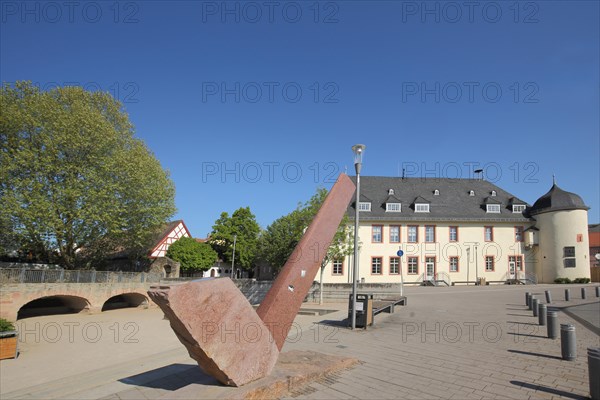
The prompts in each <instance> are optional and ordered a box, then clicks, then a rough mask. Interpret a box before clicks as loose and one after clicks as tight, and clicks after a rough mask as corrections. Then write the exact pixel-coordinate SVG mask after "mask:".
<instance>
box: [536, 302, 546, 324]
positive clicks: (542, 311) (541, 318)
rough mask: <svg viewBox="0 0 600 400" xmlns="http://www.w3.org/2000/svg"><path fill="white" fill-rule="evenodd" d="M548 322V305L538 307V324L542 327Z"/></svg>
mask: <svg viewBox="0 0 600 400" xmlns="http://www.w3.org/2000/svg"><path fill="white" fill-rule="evenodd" d="M546 321H547V317H546V305H545V304H540V305H539V306H538V323H539V325H540V326H545V325H546Z"/></svg>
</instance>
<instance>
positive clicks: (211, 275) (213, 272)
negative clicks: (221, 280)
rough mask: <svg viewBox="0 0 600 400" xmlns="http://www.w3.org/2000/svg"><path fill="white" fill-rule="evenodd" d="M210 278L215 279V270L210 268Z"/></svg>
mask: <svg viewBox="0 0 600 400" xmlns="http://www.w3.org/2000/svg"><path fill="white" fill-rule="evenodd" d="M210 277H211V278H214V277H215V270H214V269H212V268H211V270H210Z"/></svg>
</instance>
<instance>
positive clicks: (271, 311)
mask: <svg viewBox="0 0 600 400" xmlns="http://www.w3.org/2000/svg"><path fill="white" fill-rule="evenodd" d="M354 192H355V186H354V183H353V182H352V181H351V180H350V178H348V176H347V175H346V174H341V175H340V176H339V178H338V180H337V182H336V183H335V184H334V185H333V187H332V188H331V191H330V192H329V194H328V195H327V198H326V199H325V201H324V202H323V205H322V206H321V208H320V209H319V212H318V213H317V215H316V216H315V218H314V219H313V221H312V223H311V224H310V226H309V227H308V229H307V230H306V232H305V233H304V235H303V236H302V239H301V240H300V242H299V243H298V245H297V246H296V248H295V249H294V252H293V253H292V255H291V256H290V259H289V260H288V261H287V262H286V263H285V265H284V266H283V268H282V270H281V272H279V275H277V279H276V280H275V282H274V283H273V286H271V289H270V290H269V292H268V293H267V295H266V296H265V298H264V300H263V301H262V303H261V304H260V306H259V307H258V309H257V310H256V312H257V313H258V315H259V316H260V318H261V319H262V320H263V322H264V323H265V325H266V326H267V327H268V328H269V330H270V331H271V334H272V335H273V338H274V339H275V343H276V344H277V348H278V349H279V350H281V348H282V347H283V344H284V342H285V338H286V337H287V335H288V332H289V330H290V328H291V326H292V323H293V322H294V318H296V315H297V314H298V311H299V310H300V306H301V305H302V302H303V301H304V298H305V297H306V295H307V294H308V291H309V289H310V287H311V285H312V283H313V280H314V279H315V276H316V274H317V272H318V270H319V268H320V266H321V262H322V261H323V259H324V258H325V254H326V253H327V249H328V248H329V244H330V243H331V241H332V240H333V237H334V235H335V233H336V231H337V228H338V226H339V225H340V222H341V221H342V218H343V217H344V214H345V213H346V209H347V208H348V204H349V203H350V200H351V199H352V196H353V195H354Z"/></svg>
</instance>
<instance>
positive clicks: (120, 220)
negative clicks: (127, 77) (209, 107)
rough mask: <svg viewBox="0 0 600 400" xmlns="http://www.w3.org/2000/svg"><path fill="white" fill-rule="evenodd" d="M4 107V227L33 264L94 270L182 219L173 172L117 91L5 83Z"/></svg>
mask: <svg viewBox="0 0 600 400" xmlns="http://www.w3.org/2000/svg"><path fill="white" fill-rule="evenodd" d="M0 109H1V110H2V113H1V115H0V204H2V207H1V208H0V222H2V224H3V225H6V224H10V226H11V227H12V230H11V232H10V234H11V236H12V238H11V240H15V239H16V240H17V242H18V243H19V247H20V248H21V249H22V250H24V251H26V252H29V253H33V254H34V258H36V259H38V260H44V261H56V262H59V263H60V264H62V265H63V266H65V267H67V268H75V267H82V266H89V265H90V263H91V262H93V260H96V259H98V258H101V257H102V256H103V255H104V254H105V253H106V252H110V251H112V250H113V249H114V248H115V247H114V245H115V244H119V245H122V246H126V247H129V248H142V247H144V246H146V245H148V244H149V242H148V241H149V240H150V238H151V235H152V233H153V232H154V231H155V230H156V229H158V228H159V227H160V226H161V225H162V224H164V223H165V222H166V221H167V220H168V219H169V217H171V216H172V215H173V214H174V213H175V203H174V196H175V188H174V185H173V183H172V181H171V180H170V178H169V175H168V173H167V172H166V171H164V170H163V169H162V167H161V165H160V163H159V162H158V160H157V159H156V158H155V157H154V155H153V154H152V152H151V151H150V150H149V149H148V148H147V147H146V145H145V144H144V143H143V142H142V141H141V140H140V139H137V138H135V137H134V128H133V125H132V124H131V122H130V121H129V118H128V116H127V114H126V113H125V112H124V110H123V109H122V105H121V103H119V102H117V101H116V100H115V99H114V98H113V97H111V96H110V95H109V94H108V93H102V92H89V91H85V90H83V89H82V88H79V87H63V88H56V89H53V90H50V91H46V92H44V91H40V90H39V89H38V88H36V87H35V86H33V85H31V83H29V82H17V83H16V84H15V85H14V86H10V85H7V84H3V85H2V88H1V89H0ZM0 242H2V240H0Z"/></svg>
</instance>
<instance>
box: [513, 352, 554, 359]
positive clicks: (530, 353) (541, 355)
mask: <svg viewBox="0 0 600 400" xmlns="http://www.w3.org/2000/svg"><path fill="white" fill-rule="evenodd" d="M508 351H509V352H510V353H516V354H524V355H526V356H535V357H545V358H552V359H554V360H562V357H558V356H551V355H549V354H542V353H532V352H530V351H521V350H508Z"/></svg>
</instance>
